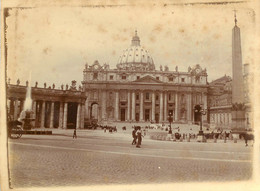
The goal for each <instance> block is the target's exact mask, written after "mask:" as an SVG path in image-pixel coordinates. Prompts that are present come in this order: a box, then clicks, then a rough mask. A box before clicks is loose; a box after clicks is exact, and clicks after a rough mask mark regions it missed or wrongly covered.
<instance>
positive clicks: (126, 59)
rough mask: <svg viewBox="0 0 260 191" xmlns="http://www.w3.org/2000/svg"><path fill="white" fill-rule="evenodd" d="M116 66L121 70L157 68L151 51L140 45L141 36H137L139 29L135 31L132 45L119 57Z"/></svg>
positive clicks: (150, 69) (152, 69)
mask: <svg viewBox="0 0 260 191" xmlns="http://www.w3.org/2000/svg"><path fill="white" fill-rule="evenodd" d="M116 66H117V69H119V70H135V71H154V70H155V65H154V63H153V58H152V57H151V56H150V54H149V52H148V51H147V50H145V49H144V48H143V47H142V46H141V45H140V38H139V37H138V36H137V31H135V36H133V38H132V44H131V46H130V47H129V48H127V49H126V50H125V51H124V52H123V54H122V55H121V56H120V57H119V60H118V63H117V65H116Z"/></svg>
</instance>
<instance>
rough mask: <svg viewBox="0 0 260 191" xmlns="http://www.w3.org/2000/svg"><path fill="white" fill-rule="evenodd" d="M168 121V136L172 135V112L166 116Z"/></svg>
mask: <svg viewBox="0 0 260 191" xmlns="http://www.w3.org/2000/svg"><path fill="white" fill-rule="evenodd" d="M168 121H169V123H170V129H169V134H172V124H171V123H172V121H173V117H172V112H170V113H169V115H168Z"/></svg>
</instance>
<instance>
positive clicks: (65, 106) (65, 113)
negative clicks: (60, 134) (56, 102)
mask: <svg viewBox="0 0 260 191" xmlns="http://www.w3.org/2000/svg"><path fill="white" fill-rule="evenodd" d="M67 115H68V103H67V102H65V103H64V112H63V128H64V129H67Z"/></svg>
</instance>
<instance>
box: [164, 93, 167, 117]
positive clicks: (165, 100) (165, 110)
mask: <svg viewBox="0 0 260 191" xmlns="http://www.w3.org/2000/svg"><path fill="white" fill-rule="evenodd" d="M167 100H168V96H167V92H164V121H168V112H167Z"/></svg>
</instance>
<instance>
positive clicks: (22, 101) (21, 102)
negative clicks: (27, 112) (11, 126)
mask: <svg viewBox="0 0 260 191" xmlns="http://www.w3.org/2000/svg"><path fill="white" fill-rule="evenodd" d="M23 108H24V100H23V99H21V100H20V111H19V113H21V112H22V111H23ZM31 109H32V108H31Z"/></svg>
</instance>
